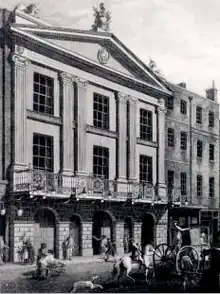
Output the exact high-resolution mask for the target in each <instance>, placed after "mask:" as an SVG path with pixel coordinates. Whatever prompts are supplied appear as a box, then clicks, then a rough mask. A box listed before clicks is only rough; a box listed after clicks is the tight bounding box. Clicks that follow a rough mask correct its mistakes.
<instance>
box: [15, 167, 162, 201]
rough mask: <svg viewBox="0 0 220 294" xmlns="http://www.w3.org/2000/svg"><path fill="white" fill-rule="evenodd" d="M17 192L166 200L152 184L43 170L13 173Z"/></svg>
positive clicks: (80, 196) (117, 198)
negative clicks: (160, 196)
mask: <svg viewBox="0 0 220 294" xmlns="http://www.w3.org/2000/svg"><path fill="white" fill-rule="evenodd" d="M12 190H13V192H17V193H19V192H25V191H27V192H29V193H32V194H35V195H37V194H38V195H41V194H44V195H46V194H50V195H53V194H60V195H65V194H68V195H69V194H75V195H76V196H77V197H78V198H83V197H87V198H89V197H90V198H106V199H113V200H114V199H115V200H125V199H126V200H129V199H132V201H140V202H141V201H150V202H152V201H162V202H166V201H167V199H160V198H159V196H158V195H157V188H156V186H154V185H153V184H151V183H145V182H144V183H137V182H131V181H119V180H107V179H102V178H97V177H93V176H91V175H89V176H68V175H64V174H62V173H57V174H56V173H51V172H47V171H41V170H25V171H18V172H17V171H16V172H14V174H13V187H12Z"/></svg>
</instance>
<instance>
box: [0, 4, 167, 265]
mask: <svg viewBox="0 0 220 294" xmlns="http://www.w3.org/2000/svg"><path fill="white" fill-rule="evenodd" d="M33 8H34V6H33V7H25V6H24V5H23V6H19V7H18V8H17V9H15V10H14V11H13V12H8V11H5V10H2V11H1V25H2V30H1V34H2V35H1V38H2V46H1V48H0V50H1V54H0V58H1V63H0V64H1V69H0V72H1V84H0V91H1V95H0V97H1V100H0V116H1V120H0V136H1V141H2V144H0V163H1V170H0V179H1V182H0V183H1V235H3V236H4V238H5V240H6V243H7V244H8V245H9V247H10V258H11V259H13V260H14V261H17V260H18V253H17V249H18V246H20V245H21V240H20V239H21V237H22V236H23V235H24V233H25V234H26V235H27V236H28V237H30V238H31V240H32V242H33V244H34V246H35V248H36V249H37V248H39V246H40V243H42V242H46V243H47V246H48V248H49V249H53V250H54V252H55V255H56V257H58V258H62V243H63V241H64V240H65V238H67V237H68V235H69V234H70V235H72V236H73V238H74V242H75V244H76V248H75V249H74V255H82V256H92V255H94V254H98V253H99V243H98V242H97V241H95V239H94V238H93V237H92V236H96V237H101V235H106V236H109V237H110V238H111V239H112V241H113V242H114V243H115V244H116V250H117V252H118V254H122V253H123V252H124V249H125V246H124V245H125V244H124V240H125V237H127V236H129V237H134V238H135V240H136V241H137V242H139V243H140V244H142V245H145V244H146V243H148V242H153V243H154V244H156V243H161V242H166V240H167V190H166V184H165V178H164V176H165V166H164V152H165V149H164V144H165V136H164V134H165V133H164V126H165V110H166V108H165V106H164V100H165V99H167V98H168V97H170V96H171V95H172V93H171V91H170V89H169V88H168V87H167V86H166V84H165V83H164V82H163V81H162V80H161V79H160V78H158V76H156V75H155V74H154V73H153V72H152V71H151V70H150V69H149V68H148V67H147V66H145V65H144V64H143V63H142V62H141V61H140V60H139V59H138V58H137V57H136V56H135V55H134V54H133V53H132V52H131V51H130V50H129V49H128V48H126V47H125V46H124V45H123V44H122V43H121V41H120V40H118V39H117V38H116V37H115V35H113V34H112V33H110V32H108V31H103V30H102V31H101V30H99V29H97V30H94V29H93V30H86V31H82V30H73V29H66V28H61V27H55V26H52V25H49V24H47V23H45V22H43V21H42V20H40V19H39V18H38V17H37V14H36V10H35V9H33Z"/></svg>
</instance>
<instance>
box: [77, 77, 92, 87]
mask: <svg viewBox="0 0 220 294" xmlns="http://www.w3.org/2000/svg"><path fill="white" fill-rule="evenodd" d="M74 82H75V83H76V84H77V86H78V87H81V88H86V87H87V85H88V83H89V82H88V81H87V80H85V79H82V78H79V77H74Z"/></svg>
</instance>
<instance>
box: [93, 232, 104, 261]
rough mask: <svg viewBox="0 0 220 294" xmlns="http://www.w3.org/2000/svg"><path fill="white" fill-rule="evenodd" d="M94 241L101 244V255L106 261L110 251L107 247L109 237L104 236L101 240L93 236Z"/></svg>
mask: <svg viewBox="0 0 220 294" xmlns="http://www.w3.org/2000/svg"><path fill="white" fill-rule="evenodd" d="M92 237H93V239H95V240H96V241H98V242H100V254H101V255H103V258H104V259H106V252H107V250H108V247H107V237H106V236H105V235H102V236H101V238H97V237H95V236H92Z"/></svg>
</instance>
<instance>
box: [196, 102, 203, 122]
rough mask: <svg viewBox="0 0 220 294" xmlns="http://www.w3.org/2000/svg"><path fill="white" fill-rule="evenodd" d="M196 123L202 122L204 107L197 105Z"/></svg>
mask: <svg viewBox="0 0 220 294" xmlns="http://www.w3.org/2000/svg"><path fill="white" fill-rule="evenodd" d="M196 123H197V124H202V107H200V106H197V107H196Z"/></svg>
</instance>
